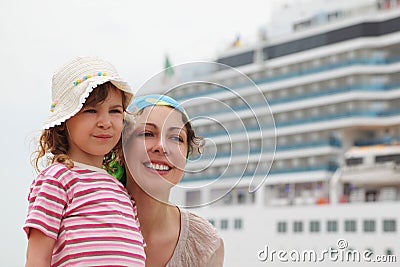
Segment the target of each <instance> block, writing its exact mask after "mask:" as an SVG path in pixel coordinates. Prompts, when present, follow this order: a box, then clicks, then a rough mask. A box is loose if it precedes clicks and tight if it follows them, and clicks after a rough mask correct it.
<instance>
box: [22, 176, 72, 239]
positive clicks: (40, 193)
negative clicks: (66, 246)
mask: <svg viewBox="0 0 400 267" xmlns="http://www.w3.org/2000/svg"><path fill="white" fill-rule="evenodd" d="M28 201H29V206H28V215H27V218H26V221H25V225H24V227H23V229H24V231H25V232H26V234H27V236H29V229H30V228H35V229H37V230H40V231H41V232H43V233H44V234H45V235H46V236H48V237H51V238H53V239H57V236H58V233H59V231H60V225H61V219H62V216H63V213H64V210H65V207H66V204H67V201H68V197H67V193H66V191H65V189H64V187H63V186H62V184H60V182H59V181H58V179H57V177H53V176H49V175H39V176H38V177H37V178H36V179H35V180H34V181H33V183H32V185H31V187H30V193H29V196H28Z"/></svg>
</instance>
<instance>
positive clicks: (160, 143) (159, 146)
mask: <svg viewBox="0 0 400 267" xmlns="http://www.w3.org/2000/svg"><path fill="white" fill-rule="evenodd" d="M152 151H153V152H156V153H161V154H164V155H166V154H168V153H167V149H166V146H165V143H164V140H163V138H158V139H157V142H156V143H155V144H154V146H153V149H152Z"/></svg>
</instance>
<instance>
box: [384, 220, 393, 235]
mask: <svg viewBox="0 0 400 267" xmlns="http://www.w3.org/2000/svg"><path fill="white" fill-rule="evenodd" d="M383 231H384V232H396V220H383Z"/></svg>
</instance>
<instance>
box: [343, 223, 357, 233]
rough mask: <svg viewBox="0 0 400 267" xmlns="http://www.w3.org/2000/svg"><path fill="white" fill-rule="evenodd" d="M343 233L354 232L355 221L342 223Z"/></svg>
mask: <svg viewBox="0 0 400 267" xmlns="http://www.w3.org/2000/svg"><path fill="white" fill-rule="evenodd" d="M344 231H345V232H356V231H357V227H356V221H355V220H345V221H344Z"/></svg>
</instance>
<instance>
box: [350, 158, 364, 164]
mask: <svg viewBox="0 0 400 267" xmlns="http://www.w3.org/2000/svg"><path fill="white" fill-rule="evenodd" d="M362 163H363V158H348V159H346V165H347V166H354V165H360V164H362Z"/></svg>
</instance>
